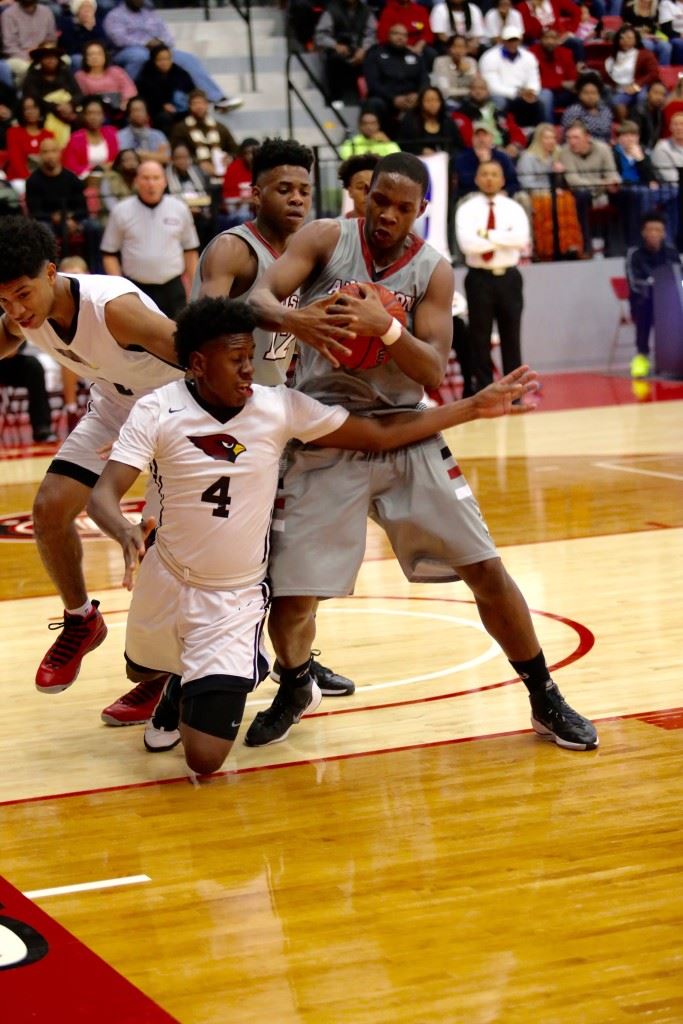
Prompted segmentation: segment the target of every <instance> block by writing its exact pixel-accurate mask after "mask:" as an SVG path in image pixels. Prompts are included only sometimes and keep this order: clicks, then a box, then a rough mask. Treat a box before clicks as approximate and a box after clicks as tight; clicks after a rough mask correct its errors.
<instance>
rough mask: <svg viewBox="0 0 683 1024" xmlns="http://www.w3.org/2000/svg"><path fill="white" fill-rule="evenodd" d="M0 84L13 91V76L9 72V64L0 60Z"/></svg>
mask: <svg viewBox="0 0 683 1024" xmlns="http://www.w3.org/2000/svg"><path fill="white" fill-rule="evenodd" d="M0 82H4V84H5V85H9V87H10V89H14V76H13V75H12V72H11V71H10V67H9V64H8V63H7V61H4V60H0Z"/></svg>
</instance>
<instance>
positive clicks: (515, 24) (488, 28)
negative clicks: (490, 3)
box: [484, 7, 524, 39]
mask: <svg viewBox="0 0 683 1024" xmlns="http://www.w3.org/2000/svg"><path fill="white" fill-rule="evenodd" d="M508 27H512V28H517V29H519V38H520V39H523V38H524V22H523V20H522V15H521V14H520V13H519V11H516V10H515V9H514V7H513V8H512V9H511V10H509V11H508V15H507V18H506V19H505V28H508ZM484 31H485V32H486V35H487V36H488V38H489V39H500V37H501V35H502V34H503V19H502V18H501V16H500V11H499V10H498V8H497V7H492V8H491V10H490V11H487V12H486V14H485V15H484Z"/></svg>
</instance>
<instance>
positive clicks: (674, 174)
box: [652, 139, 683, 183]
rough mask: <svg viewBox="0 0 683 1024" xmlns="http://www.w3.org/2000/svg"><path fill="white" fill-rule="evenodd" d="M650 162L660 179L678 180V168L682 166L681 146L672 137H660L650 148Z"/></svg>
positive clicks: (682, 151)
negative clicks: (652, 147)
mask: <svg viewBox="0 0 683 1024" xmlns="http://www.w3.org/2000/svg"><path fill="white" fill-rule="evenodd" d="M652 163H653V164H654V168H655V170H656V171H657V174H658V176H659V177H660V178H661V180H662V181H672V182H676V183H677V182H678V168H679V167H683V146H679V145H677V144H676V143H675V142H674V140H673V139H660V140H659V142H658V143H657V145H656V146H655V148H654V149H653V150H652Z"/></svg>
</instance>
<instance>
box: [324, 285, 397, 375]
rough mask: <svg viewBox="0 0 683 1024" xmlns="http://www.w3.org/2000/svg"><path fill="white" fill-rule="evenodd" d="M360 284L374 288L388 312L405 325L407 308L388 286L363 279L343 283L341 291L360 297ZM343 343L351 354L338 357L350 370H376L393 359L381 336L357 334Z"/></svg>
mask: <svg viewBox="0 0 683 1024" xmlns="http://www.w3.org/2000/svg"><path fill="white" fill-rule="evenodd" d="M359 284H360V285H362V287H363V288H372V289H373V290H374V291H375V292H376V294H377V296H378V298H379V300H380V302H381V303H382V305H383V306H384V308H385V309H386V311H387V313H389V315H390V316H393V317H396V319H397V320H398V321H400V323H402V324H403V325H404V326H405V324H406V323H407V321H408V317H407V316H406V311H405V309H404V308H403V306H402V305H401V303H400V302H399V301H398V299H397V298H396V296H395V295H394V293H393V292H392V291H390V290H389V289H388V288H385V287H384V285H382V284H373V283H372V282H370V281H361V282H359V283H356V282H353V283H352V284H345V285H343V287H341V288H340V289H339V291H340V292H341V294H342V295H353V296H354V297H356V298H358V297H359V296H360V288H359ZM343 344H344V345H346V347H347V348H350V349H351V355H350V356H343V355H342V356H340V355H338V356H337V359H338V360H339V362H340V363H341V365H342V366H345V367H346V368H347V369H349V370H374V369H376V368H377V367H378V366H382V365H383V364H384V363H386V362H387V361H388V360H389V359H391V350H390V349H388V348H386V347H385V346H384V345H383V344H382V339H381V338H377V337H369V336H368V335H366V334H357V335H356V337H355V338H353V339H351V340H349V339H348V338H345V339H344V342H343Z"/></svg>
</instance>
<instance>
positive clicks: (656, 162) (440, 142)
mask: <svg viewBox="0 0 683 1024" xmlns="http://www.w3.org/2000/svg"><path fill="white" fill-rule="evenodd" d="M290 29H291V34H292V35H293V36H294V37H295V38H296V40H297V41H298V44H299V45H300V46H301V47H302V48H304V49H307V50H315V51H317V52H318V53H319V54H320V58H321V61H322V68H323V79H324V83H325V88H326V90H327V100H328V102H329V103H331V105H332V106H334V107H336V109H337V110H339V111H340V112H342V111H345V110H347V111H352V112H355V111H356V110H357V109H358V108H360V117H359V119H358V125H357V129H358V130H357V133H356V134H354V133H353V132H350V133H349V138H347V140H346V141H345V142H344V143H343V145H342V147H341V150H340V155H341V157H342V159H345V158H348V157H349V156H352V155H354V154H364V153H379V154H384V153H386V152H390V151H391V150H392V148H393V147H399V148H401V149H405V150H408V151H409V152H413V153H417V154H419V155H426V154H431V153H435V152H439V151H445V152H447V153H448V154H449V159H450V169H451V183H452V195H453V199H454V200H455V201H456V202H457V201H458V200H460V199H461V198H462V197H463V196H466V195H467V194H468V193H470V192H472V191H473V189H474V177H475V174H476V170H477V167H478V166H479V163H480V162H481V161H482V160H488V159H493V160H496V161H498V162H499V163H500V164H501V166H502V168H503V173H504V176H505V183H506V191H507V192H508V194H509V195H512V196H515V197H517V198H519V199H520V201H522V202H523V203H524V204H525V205H526V207H527V210H528V212H529V213H530V215H531V217H532V222H533V224H534V242H535V255H536V256H537V257H539V258H552V256H553V255H554V256H558V255H565V256H576V257H579V256H588V255H591V251H592V250H591V244H590V239H591V238H595V237H596V236H597V245H596V248H599V249H600V251H603V248H602V247H603V245H604V244H605V243H606V246H607V251H608V252H613V253H617V252H619V253H621V252H623V251H624V249H625V248H626V247H627V246H628V245H633V244H636V242H637V241H638V238H639V224H640V220H641V218H642V214H643V213H644V212H646V211H648V210H651V209H656V210H658V211H659V212H661V213H662V214H663V215H664V217H665V219H666V223H667V228H668V232H669V235H670V237H671V238H674V239H675V238H676V237H677V235H678V231H679V215H678V178H679V168H681V167H683V89H682V84H681V83H682V82H683V66H681V67H680V77H679V68H678V62H679V61H681V62H683V0H586V2H585V3H575V2H574V0H521V2H519V3H516V4H514V3H513V2H512V0H477V2H467V0H433V2H430V0H424V2H422V3H419V2H413V0H384V2H382V0H369V2H368V3H364V2H362V0H327V2H326V3H325V0H291V4H290ZM353 116H354V120H355V113H354V115H353ZM551 195H552V204H553V208H554V211H555V214H556V217H557V219H561V221H562V230H561V235H562V238H561V239H560V251H559V252H558V250H557V242H556V240H555V242H554V243H553V244H552V245H551V248H550V251H548V245H547V237H545V236H547V230H545V229H543V225H544V221H546V220H547V218H548V214H549V210H550V201H551ZM546 228H547V225H546ZM551 228H552V221H551ZM542 229H543V230H542ZM551 234H552V229H551ZM541 235H543V236H544V238H541V237H540V236H541Z"/></svg>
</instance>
